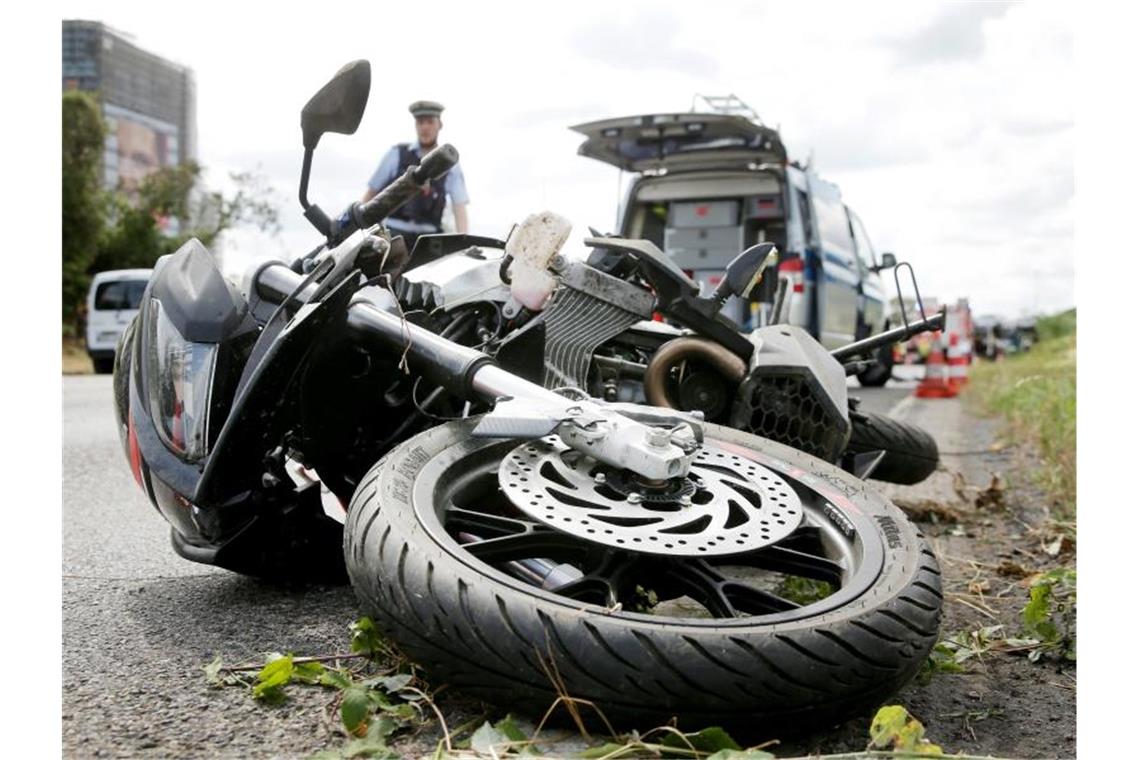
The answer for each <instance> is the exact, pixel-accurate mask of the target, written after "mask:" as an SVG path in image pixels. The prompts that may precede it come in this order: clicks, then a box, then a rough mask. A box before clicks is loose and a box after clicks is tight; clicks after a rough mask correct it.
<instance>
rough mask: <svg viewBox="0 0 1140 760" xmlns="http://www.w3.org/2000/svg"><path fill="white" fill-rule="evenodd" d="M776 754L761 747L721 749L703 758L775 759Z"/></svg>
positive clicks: (714, 759)
mask: <svg viewBox="0 0 1140 760" xmlns="http://www.w3.org/2000/svg"><path fill="white" fill-rule="evenodd" d="M775 758H776V756H775V755H773V754H772V753H771V752H765V751H764V750H762V749H742V750H735V749H722V750H719V751H718V752H714V753H713V754H711V755H709V756H708V757H707V758H705V760H775Z"/></svg>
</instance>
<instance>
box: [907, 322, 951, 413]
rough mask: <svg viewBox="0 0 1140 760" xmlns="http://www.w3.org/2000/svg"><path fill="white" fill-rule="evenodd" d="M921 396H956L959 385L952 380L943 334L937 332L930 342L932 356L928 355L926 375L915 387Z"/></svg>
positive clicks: (916, 392)
mask: <svg viewBox="0 0 1140 760" xmlns="http://www.w3.org/2000/svg"><path fill="white" fill-rule="evenodd" d="M914 395H915V396H918V397H919V398H954V397H955V396H957V395H958V386H956V385H954V384H952V383H951V382H950V372H949V370H948V367H947V366H946V359H945V357H944V356H943V354H942V334H941V333H938V332H936V333H935V334H934V340H932V341H931V344H930V356H928V357H926V375H925V376H924V377H923V378H922V382H920V383H919V384H918V387H917V388H915V389H914Z"/></svg>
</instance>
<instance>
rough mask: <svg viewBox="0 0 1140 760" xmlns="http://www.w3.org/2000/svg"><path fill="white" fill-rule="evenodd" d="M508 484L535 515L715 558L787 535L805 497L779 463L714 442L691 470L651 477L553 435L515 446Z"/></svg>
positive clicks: (645, 546) (503, 476)
mask: <svg viewBox="0 0 1140 760" xmlns="http://www.w3.org/2000/svg"><path fill="white" fill-rule="evenodd" d="M499 485H500V487H501V488H502V490H503V492H504V493H506V495H507V497H508V498H509V499H510V500H511V503H512V504H514V505H515V506H516V507H518V508H519V509H520V510H522V512H524V513H525V514H526V515H528V516H529V517H531V518H533V519H535V520H537V521H539V522H541V523H543V524H545V525H548V526H550V527H552V528H555V529H557V530H559V531H561V532H563V533H568V534H571V535H573V536H577V537H579V538H582V539H585V540H587V541H591V542H595V543H599V544H605V545H607V546H612V547H615V548H620V549H627V550H634V551H638V552H646V553H649V554H668V555H670V556H692V557H706V556H715V555H726V554H738V553H742V552H749V551H754V550H756V549H760V548H762V547H765V546H768V545H770V544H774V543H777V542H778V541H782V540H783V539H785V538H787V537H788V535H789V534H790V533H791V532H792V531H794V530H795V529H796V528H797V527H798V526H799V525H800V521H801V520H802V518H803V504H802V503H801V502H800V498H799V496H798V495H797V494H796V492H795V490H794V489H793V488H792V487H791V486H790V485H789V484H788V482H787V481H786V480H785V479H784V478H783V477H781V476H780V475H779V474H777V473H776V472H774V471H772V470H770V469H768V468H767V467H764V466H762V465H760V464H757V463H756V462H753V461H751V460H749V459H745V458H743V457H740V456H737V455H735V454H732V453H730V452H728V451H725V450H723V449H720V448H719V447H717V446H716V445H715V444H710V443H708V442H706V443H705V445H704V446H703V447H702V448H701V450H700V451H699V452H698V453H697V454H696V455H695V456H694V458H693V463H692V466H691V468H690V470H689V474H688V475H687V476H686V477H685V478H683V479H675V480H673V481H665V482H661V483H642V482H639V481H637V480H636V479H635V478H633V477H632V476H631V475H630V473H628V472H624V471H618V470H614V469H612V468H609V467H608V466H606V465H604V464H602V463H600V462H598V461H597V460H595V459H593V458H591V457H589V456H586V455H585V454H582V453H580V452H577V451H575V450H573V449H571V448H569V447H568V446H566V444H564V443H563V442H562V441H561V439H559V438H558V437H557V436H554V435H551V436H546V437H544V438H541V439H538V440H534V441H529V442H527V443H524V444H522V445H520V446H518V447H516V448H515V449H513V450H512V451H511V452H510V453H509V454H508V455H507V456H506V457H505V458H504V459H503V462H502V464H501V465H499Z"/></svg>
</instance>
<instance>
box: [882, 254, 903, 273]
mask: <svg viewBox="0 0 1140 760" xmlns="http://www.w3.org/2000/svg"><path fill="white" fill-rule="evenodd" d="M898 263H899V262H898V259H896V258H895V255H894V254H893V253H884V254H883V256H882V263H880V264H879V266H878V267H877V268H878V269H894V268H895V266H896V265H897V264H898Z"/></svg>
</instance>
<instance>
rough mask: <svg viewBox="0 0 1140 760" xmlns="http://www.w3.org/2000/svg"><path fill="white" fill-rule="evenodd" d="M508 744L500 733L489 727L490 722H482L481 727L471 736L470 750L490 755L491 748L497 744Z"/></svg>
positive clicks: (507, 740)
mask: <svg viewBox="0 0 1140 760" xmlns="http://www.w3.org/2000/svg"><path fill="white" fill-rule="evenodd" d="M508 742H510V739H508V738H507V737H506V736H505V735H504V734H503V733H502V732H501V731H499V730H498V729H496V728H495V727H494V726H492V725H491V722H490V721H483V725H481V726H479V729H478V730H477V731H476V732H475V733H474V734H472V735H471V749H473V750H475V751H476V752H478V753H480V754H484V755H489V754H491V753H492V750H491V747H493V746H495V745H497V744H507V743H508Z"/></svg>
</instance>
